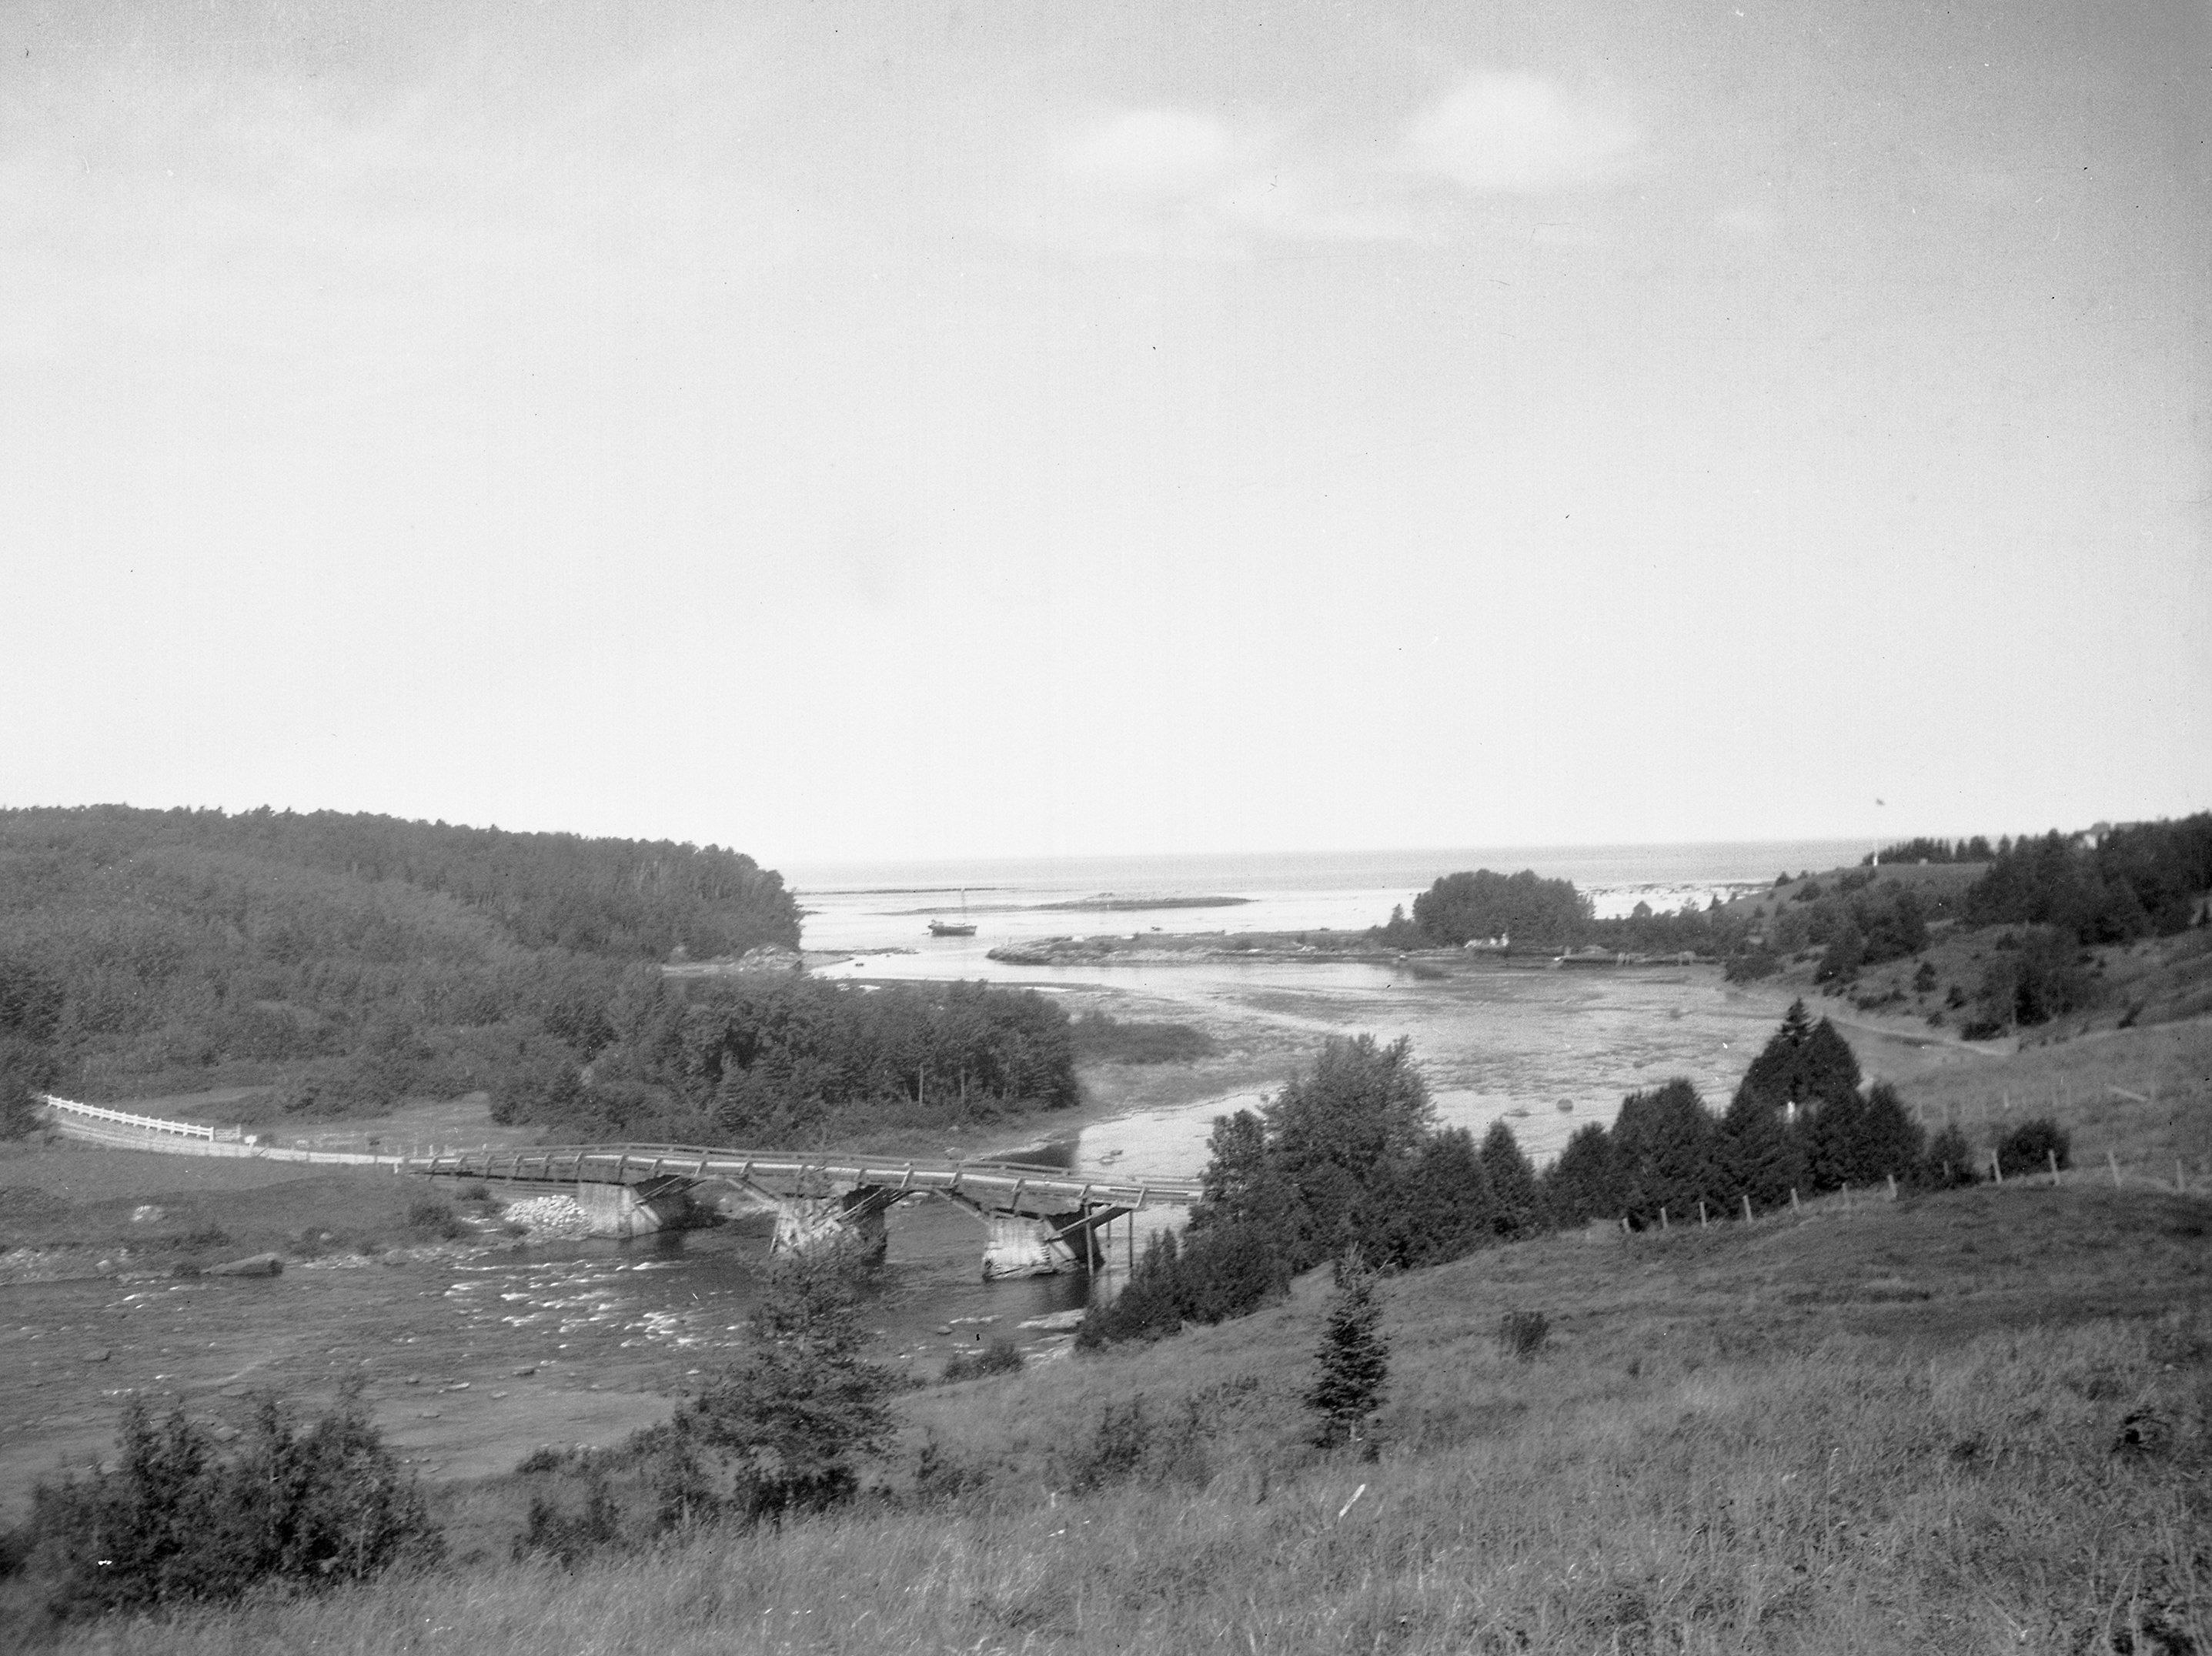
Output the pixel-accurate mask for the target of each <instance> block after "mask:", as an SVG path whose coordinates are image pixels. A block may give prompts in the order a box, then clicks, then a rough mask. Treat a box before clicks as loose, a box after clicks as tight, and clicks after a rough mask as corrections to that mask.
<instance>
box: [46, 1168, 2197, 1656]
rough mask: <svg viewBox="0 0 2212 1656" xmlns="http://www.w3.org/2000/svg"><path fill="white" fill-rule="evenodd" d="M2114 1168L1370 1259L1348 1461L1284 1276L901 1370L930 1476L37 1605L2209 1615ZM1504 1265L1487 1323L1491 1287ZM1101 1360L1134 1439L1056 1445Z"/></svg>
mask: <svg viewBox="0 0 2212 1656" xmlns="http://www.w3.org/2000/svg"><path fill="white" fill-rule="evenodd" d="M2128 1199H2131V1201H2132V1203H2133V1205H2131V1206H2126V1207H2123V1206H2122V1203H2123V1200H2124V1198H2119V1197H2110V1198H2097V1197H2093V1196H2092V1195H2090V1194H2087V1193H2082V1192H2008V1193H2004V1194H1998V1193H1994V1192H1965V1193H1962V1194H1960V1195H1959V1196H1955V1197H1942V1198H1930V1199H1929V1200H1927V1201H1925V1202H1922V1203H1917V1204H1911V1203H1908V1204H1899V1205H1897V1206H1896V1207H1891V1206H1889V1205H1888V1204H1881V1205H1880V1206H1869V1207H1864V1208H1862V1209H1860V1210H1857V1211H1855V1212H1853V1213H1851V1214H1850V1215H1848V1216H1846V1215H1844V1214H1842V1213H1841V1212H1840V1211H1838V1212H1837V1213H1834V1214H1832V1215H1829V1216H1825V1217H1823V1218H1821V1219H1820V1220H1816V1221H1814V1222H1808V1223H1805V1224H1802V1225H1796V1226H1791V1225H1788V1224H1785V1223H1782V1222H1774V1223H1769V1222H1761V1223H1760V1224H1759V1225H1758V1226H1750V1227H1733V1228H1728V1229H1727V1230H1725V1231H1723V1230H1721V1229H1718V1228H1717V1229H1716V1230H1715V1231H1714V1232H1712V1233H1710V1234H1699V1233H1696V1232H1691V1233H1688V1234H1686V1235H1684V1236H1682V1237H1680V1238H1678V1239H1676V1240H1673V1241H1668V1242H1649V1243H1647V1242H1646V1241H1645V1240H1644V1239H1636V1240H1632V1241H1630V1242H1627V1243H1620V1244H1614V1243H1611V1242H1605V1243H1599V1242H1591V1243H1589V1244H1583V1243H1578V1242H1577V1241H1574V1240H1565V1239H1550V1240H1546V1241H1544V1242H1541V1243H1534V1244H1528V1245H1524V1246H1523V1247H1518V1248H1514V1249H1509V1250H1504V1251H1501V1252H1500V1253H1492V1254H1486V1255H1484V1256H1481V1258H1480V1259H1477V1260H1470V1261H1466V1262H1462V1263H1461V1264H1459V1265H1451V1266H1446V1267H1443V1268H1440V1269H1438V1270H1436V1271H1426V1272H1422V1273H1418V1274H1417V1275H1415V1276H1413V1277H1407V1278H1403V1279H1401V1280H1400V1281H1399V1282H1398V1283H1395V1284H1394V1285H1393V1286H1392V1287H1391V1288H1390V1289H1389V1290H1388V1295H1387V1297H1388V1299H1389V1307H1388V1310H1387V1312H1386V1316H1385V1327H1386V1330H1387V1331H1389V1335H1390V1337H1391V1343H1392V1350H1393V1366H1392V1382H1393V1391H1392V1396H1393V1401H1392V1403H1391V1404H1390V1405H1389V1407H1388V1408H1387V1409H1386V1410H1384V1411H1383V1415H1382V1416H1381V1417H1380V1419H1379V1421H1378V1431H1379V1434H1380V1436H1381V1439H1382V1441H1383V1451H1382V1454H1381V1458H1380V1459H1379V1460H1377V1461H1376V1462H1374V1463H1372V1464H1368V1463H1365V1462H1363V1461H1360V1460H1359V1459H1357V1458H1356V1457H1355V1456H1352V1455H1349V1454H1342V1455H1333V1454H1330V1453H1324V1452H1322V1451H1319V1450H1316V1449H1315V1448H1313V1447H1310V1444H1309V1443H1308V1442H1307V1439H1308V1438H1309V1437H1310V1422H1308V1421H1307V1420H1306V1419H1305V1418H1304V1412H1303V1410H1302V1409H1301V1407H1300V1404H1299V1401H1298V1399H1299V1394H1300V1392H1302V1391H1303V1389H1304V1386H1305V1384H1306V1382H1307V1381H1308V1380H1309V1379H1310V1372H1311V1371H1310V1354H1311V1352H1312V1351H1313V1349H1314V1345H1315V1342H1316V1338H1317V1336H1318V1331H1319V1325H1320V1319H1321V1313H1322V1309H1323V1307H1324V1303H1325V1299H1326V1284H1325V1283H1320V1282H1317V1281H1313V1280H1309V1281H1308V1282H1306V1283H1301V1284H1300V1286H1299V1289H1298V1291H1297V1294H1296V1295H1294V1296H1293V1298H1292V1299H1291V1301H1290V1302H1289V1303H1287V1304H1285V1305H1283V1306H1279V1307H1275V1308H1273V1309H1272V1310H1270V1311H1267V1312H1264V1313H1261V1314H1260V1315H1259V1316H1256V1317H1254V1318H1252V1319H1247V1320H1246V1321H1244V1322H1242V1323H1238V1324H1235V1325H1226V1326H1224V1327H1221V1328H1216V1329H1209V1330H1205V1331H1195V1332H1193V1333H1190V1334H1186V1335H1184V1336H1183V1337H1182V1338H1180V1339H1177V1340H1172V1341H1169V1342H1166V1343H1164V1344H1162V1345H1160V1346H1158V1347H1154V1348H1150V1349H1147V1350H1136V1351H1121V1352H1116V1353H1114V1354H1111V1355H1109V1356H1104V1357H1101V1358H1097V1359H1094V1360H1089V1361H1085V1362H1076V1363H1074V1364H1072V1365H1053V1366H1050V1367H1048V1368H1042V1369H1032V1370H1030V1371H1027V1372H1025V1373H1024V1374H1011V1375H1006V1376H1001V1377H997V1378H994V1379H990V1380H977V1381H974V1382H971V1383H969V1384H968V1385H966V1386H961V1387H957V1388H949V1389H946V1390H944V1391H940V1392H933V1393H927V1394H918V1395H917V1396H916V1397H915V1398H914V1399H913V1401H912V1403H911V1404H910V1407H909V1410H908V1413H909V1417H910V1422H911V1429H912V1431H913V1433H914V1434H915V1438H916V1440H917V1441H918V1439H919V1437H920V1435H921V1434H923V1433H925V1432H926V1433H927V1434H928V1435H929V1436H930V1438H931V1441H932V1442H933V1444H934V1445H935V1446H936V1449H935V1451H934V1453H938V1454H939V1456H940V1458H946V1457H949V1458H951V1459H955V1460H958V1461H961V1462H963V1464H965V1465H967V1466H969V1468H971V1469H973V1470H975V1471H979V1472H980V1473H981V1475H982V1476H981V1482H980V1483H978V1482H975V1481H974V1480H970V1479H966V1478H962V1479H954V1480H949V1481H947V1482H945V1483H943V1484H941V1485H939V1487H940V1488H945V1489H957V1490H958V1491H959V1492H957V1493H954V1494H951V1495H948V1496H942V1497H938V1498H932V1497H931V1496H930V1495H928V1494H927V1491H909V1490H907V1489H905V1488H904V1487H903V1486H901V1487H899V1488H896V1489H893V1490H891V1491H890V1492H889V1493H886V1494H884V1495H882V1496H880V1497H879V1498H878V1499H877V1500H876V1501H874V1502H872V1503H864V1504H863V1505H861V1506H860V1507H855V1508H853V1509H849V1510H848V1511H847V1512H846V1513H842V1514H840V1515H836V1516H832V1517H827V1518H822V1519H811V1520H804V1521H799V1522H794V1523H791V1524H788V1525H787V1526H784V1527H783V1528H781V1529H775V1528H761V1529H756V1530H752V1531H737V1530H714V1531H708V1532H700V1533H697V1534H695V1535H693V1536H691V1537H690V1538H686V1539H684V1540H682V1541H680V1542H678V1543H676V1544H669V1545H665V1546H664V1547H662V1548H661V1549H659V1550H656V1551H653V1552H649V1553H647V1554H645V1555H642V1556H629V1557H623V1558H619V1559H608V1560H605V1561H602V1562H589V1561H586V1562H580V1563H579V1564H578V1565H576V1567H575V1568H574V1569H573V1570H562V1569H561V1568H556V1567H554V1566H550V1565H548V1564H546V1563H544V1562H523V1563H507V1562H489V1563H486V1564H484V1565H483V1566H481V1567H479V1568H476V1569H474V1570H473V1571H461V1570H449V1571H447V1572H445V1573H441V1574H431V1575H428V1576H424V1577H421V1578H417V1579H415V1580H386V1581H384V1582H381V1583H379V1584H376V1585H374V1586H368V1587H366V1588H363V1589H361V1590H358V1591H352V1592H344V1593H342V1594H338V1595H334V1596H333V1597H331V1598H329V1599H328V1600H325V1601H320V1602H308V1603H301V1604H285V1605H274V1604H272V1605H269V1606H265V1607H262V1608H259V1609H256V1610H252V1611H238V1612H232V1613H228V1614H220V1615H207V1616H202V1617H182V1618H179V1619H178V1620H176V1621H173V1622H170V1623H137V1624H131V1625H125V1626H111V1627H107V1628H104V1629H100V1630H98V1631H97V1632H93V1633H81V1634H76V1635H70V1640H69V1641H68V1642H67V1643H65V1644H64V1649H70V1650H77V1649H86V1650H88V1649H90V1648H93V1647H94V1644H95V1643H96V1642H97V1643H98V1645H99V1647H100V1648H103V1649H108V1650H112V1651H113V1652H115V1653H117V1656H137V1653H147V1656H151V1653H155V1652H159V1653H163V1656H168V1653H175V1656H218V1653H221V1656H230V1653H233V1652H237V1653H244V1656H259V1653H270V1656H274V1653H277V1652H280V1651H281V1652H285V1653H291V1652H301V1651H306V1652H327V1653H331V1656H352V1653H360V1656H368V1653H384V1652H388V1651H395V1650H421V1651H439V1650H451V1651H455V1652H468V1653H471V1656H508V1653H513V1656H520V1653H526V1652H527V1653H544V1652H562V1653H567V1652H591V1653H594V1656H627V1653H636V1656H692V1653H699V1656H705V1653H708V1652H714V1653H727V1652H742V1653H754V1652H759V1653H768V1652H776V1651H797V1650H805V1651H826V1652H851V1653H861V1652H901V1653H906V1652H929V1651H944V1652H951V1651H963V1652H970V1653H978V1652H981V1653H987V1652H994V1651H997V1652H1008V1653H1012V1652H1018V1651H1067V1652H1077V1651H1080V1652H1085V1653H1091V1652H1095V1651H1101V1650H1123V1651H1144V1652H1162V1653H1175V1652H1183V1651H1190V1652H1199V1651H1206V1652H1213V1651H1218V1650H1224V1649H1231V1650H1237V1651H1245V1652H1254V1653H1278V1652H1279V1653H1291V1652H1309V1651H1346V1652H1352V1651H1360V1652H1370V1651H1377V1650H1383V1651H1395V1652H1406V1653H1429V1652H1437V1653H1442V1652H1447V1651H1449V1652H1455V1653H1457V1652H1491V1651H1495V1652H1508V1651H1522V1650H1528V1651H1537V1652H1550V1651H1559V1652H1568V1651H1575V1652H1581V1651H1613V1650H1621V1651H1631V1652H1657V1651H1668V1652H1675V1651H1680V1652H1739V1651H1843V1650H1859V1651H1906V1650H1912V1651H1919V1650H1928V1651H1943V1652H1957V1653H1977V1652H1990V1653H1995V1652H1997V1651H2004V1652H2008V1653H2018V1652H2020V1651H2022V1650H2032V1651H2045V1650H2047V1651H2065V1652H2069V1653H2087V1652H2106V1651H2122V1650H2124V1651H2129V1652H2131V1653H2148V1652H2152V1651H2166V1652H2173V1651H2179V1650H2182V1649H2187V1648H2192V1647H2193V1648H2195V1649H2197V1650H2203V1649H2206V1648H2212V1580H2207V1568H2208V1560H2212V1495H2208V1491H2212V1476H2208V1474H2212V1425H2209V1424H2208V1410H2212V1284H2208V1282H2207V1279H2206V1278H2205V1277H2204V1275H2203V1271H2202V1269H2201V1267H2202V1264H2203V1259H2202V1249H2201V1241H2199V1242H2197V1243H2195V1244H2191V1241H2190V1240H2189V1239H2188V1237H2187V1236H2186V1235H2185V1234H2181V1232H2182V1230H2183V1228H2185V1226H2186V1225H2187V1224H2188V1223H2190V1222H2198V1223H2200V1224H2201V1221H2202V1218H2203V1208H2202V1204H2190V1203H2185V1202H2183V1201H2182V1200H2181V1199H2180V1198H2128ZM2130 1226H2134V1227H2136V1228H2135V1229H2133V1230H2130V1228H2129V1227H2130ZM1992 1230H1996V1231H1999V1232H2002V1233H2006V1234H2012V1235H2014V1236H2015V1240H2016V1242H2017V1243H2018V1244H2019V1253H2018V1255H2017V1256H2016V1257H2015V1255H2014V1254H2008V1253H2001V1252H1999V1251H1997V1250H1996V1249H1994V1248H1992V1247H1990V1246H1989V1243H1990V1237H1991V1232H1992ZM2130 1236H2131V1237H2132V1238H2133V1241H2132V1242H2131V1243H2130V1245H2128V1246H2124V1247H2122V1246H2116V1245H2115V1244H2116V1242H2117V1241H2118V1240H2119V1239H2121V1238H2124V1237H2130ZM2069 1238H2071V1239H2073V1240H2069ZM2031 1241H2033V1244H2034V1246H2033V1247H2032V1248H2031V1247H2029V1246H2028V1244H2029V1243H2030V1242H2031ZM2191 1247H2194V1248H2195V1250H2196V1251H2195V1253H2193V1254H2192V1253H2191ZM2192 1257H2193V1258H2194V1259H2196V1260H2197V1265H2198V1266H2199V1269H2198V1271H2197V1273H2196V1274H2194V1275H2193V1276H2192V1275H2191V1274H2190V1273H2189V1271H2187V1269H2186V1265H2187V1263H2188V1261H2189V1260H2190V1259H2191V1258H2192ZM2039 1285H2040V1286H2039ZM1923 1290H1924V1291H1925V1293H1926V1294H1927V1295H1929V1297H1928V1298H1925V1299H1915V1298H1912V1297H1911V1295H1912V1294H1915V1293H1919V1292H1922V1291H1923ZM2023 1295H2025V1296H2027V1297H2025V1298H2023V1297H2021V1296H2023ZM1534 1304H1542V1305H1543V1306H1544V1307H1545V1308H1546V1312H1547V1315H1548V1316H1549V1319H1550V1324H1551V1335H1550V1338H1549V1339H1548V1341H1547V1344H1546V1345H1545V1347H1544V1348H1543V1350H1541V1351H1539V1352H1538V1353H1536V1354H1535V1355H1534V1356H1533V1358H1531V1359H1529V1360H1527V1361H1524V1360H1522V1358H1521V1357H1520V1356H1516V1355H1515V1354H1514V1353H1513V1352H1512V1351H1511V1350H1509V1349H1501V1344H1500V1343H1499V1342H1498V1339H1497V1338H1496V1331H1497V1329H1498V1321H1499V1319H1500V1317H1501V1316H1502V1315H1503V1314H1504V1312H1505V1311H1506V1310H1508V1309H1510V1308H1515V1307H1528V1306H1531V1305H1534ZM1225 1386H1227V1387H1233V1390H1231V1391H1226V1392H1225V1391H1224V1390H1222V1389H1221V1388H1224V1387H1225ZM1139 1393H1141V1394H1142V1395H1143V1396H1144V1397H1145V1398H1146V1403H1145V1406H1144V1410H1143V1414H1144V1416H1145V1417H1146V1418H1152V1419H1156V1420H1158V1421H1159V1422H1162V1423H1163V1428H1164V1429H1165V1430H1167V1431H1168V1432H1169V1434H1170V1437H1169V1439H1168V1440H1164V1441H1165V1443H1166V1450H1165V1452H1164V1453H1166V1454H1167V1459H1165V1460H1163V1459H1161V1457H1160V1455H1158V1454H1155V1455H1153V1456H1152V1459H1150V1460H1149V1461H1148V1459H1147V1458H1146V1454H1144V1453H1130V1454H1127V1455H1121V1454H1118V1453H1117V1454H1116V1455H1115V1456H1113V1457H1109V1459H1111V1460H1112V1461H1113V1462H1114V1464H1115V1465H1117V1466H1119V1465H1122V1464H1123V1463H1126V1464H1127V1468H1128V1470H1127V1471H1121V1472H1115V1473H1112V1474H1111V1475H1103V1476H1097V1477H1085V1478H1083V1479H1078V1478H1075V1477H1072V1476H1067V1477H1062V1476H1060V1473H1062V1472H1064V1471H1065V1469H1066V1466H1067V1465H1069V1462H1068V1460H1067V1457H1066V1454H1065V1453H1064V1451H1065V1447H1066V1446H1070V1445H1074V1446H1081V1445H1084V1444H1086V1443H1089V1444H1091V1445H1092V1446H1093V1447H1097V1444H1098V1443H1100V1442H1103V1441H1105V1439H1104V1435H1103V1433H1104V1432H1105V1430H1106V1429H1107V1428H1108V1427H1109V1425H1110V1426H1111V1429H1112V1430H1113V1431H1115V1432H1124V1433H1126V1432H1127V1430H1128V1427H1127V1422H1126V1417H1125V1416H1112V1414H1111V1411H1113V1410H1117V1409H1118V1410H1127V1407H1128V1403H1129V1399H1131V1398H1133V1397H1135V1396H1137V1395H1138V1394H1139ZM1194 1398H1196V1399H1199V1400H1200V1401H1199V1403H1198V1404H1196V1405H1195V1406H1194V1405H1193V1404H1192V1403H1191V1402H1190V1400H1191V1399H1194ZM1206 1399H1212V1402H1210V1403H1209V1402H1207V1401H1206ZM1114 1420H1121V1422H1122V1423H1121V1424H1120V1425H1112V1424H1111V1422H1113V1421H1114ZM1194 1422H1195V1423H1194ZM2130 1422H2133V1425H2132V1427H2131V1426H2130ZM2131 1433H2132V1435H2130V1434H2131ZM1115 1442H1116V1443H1117V1444H1118V1443H1119V1439H1118V1438H1117V1439H1115ZM1056 1450H1058V1451H1060V1452H1061V1453H1060V1460H1059V1462H1058V1463H1057V1468H1056V1464H1055V1459H1054V1456H1055V1451H1056ZM1079 1458H1080V1457H1079ZM1086 1464H1088V1463H1086ZM1098 1470H1099V1468H1098V1467H1097V1466H1093V1467H1091V1471H1093V1472H1097V1471H1098ZM1078 1482H1086V1483H1091V1485H1092V1486H1093V1488H1092V1490H1091V1493H1089V1494H1086V1495H1080V1496H1077V1495H1071V1494H1070V1493H1068V1487H1069V1486H1070V1485H1072V1484H1073V1483H1078ZM1363 1486H1364V1488H1363Z"/></svg>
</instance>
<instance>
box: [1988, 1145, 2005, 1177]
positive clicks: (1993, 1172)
mask: <svg viewBox="0 0 2212 1656" xmlns="http://www.w3.org/2000/svg"><path fill="white" fill-rule="evenodd" d="M1990 1178H1992V1179H1994V1180H1996V1181H1997V1183H1999V1184H2000V1185H2002V1183H2004V1163H2003V1162H2000V1161H1998V1160H1997V1153H1996V1151H1995V1150H1991V1151H1990Z"/></svg>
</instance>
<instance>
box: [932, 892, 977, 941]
mask: <svg viewBox="0 0 2212 1656" xmlns="http://www.w3.org/2000/svg"><path fill="white" fill-rule="evenodd" d="M929 935H930V936H931V937H974V936H975V921H973V920H971V919H969V918H968V888H967V887H965V886H963V887H961V888H960V918H959V919H957V920H932V921H931V922H930V923H929Z"/></svg>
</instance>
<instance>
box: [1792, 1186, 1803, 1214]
mask: <svg viewBox="0 0 2212 1656" xmlns="http://www.w3.org/2000/svg"><path fill="white" fill-rule="evenodd" d="M1804 1210H1805V1209H1804V1205H1803V1204H1802V1203H1801V1202H1799V1201H1798V1199H1797V1186H1795V1185H1792V1186H1790V1212H1792V1213H1799V1214H1802V1213H1803V1212H1804Z"/></svg>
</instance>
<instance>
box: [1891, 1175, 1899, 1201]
mask: <svg viewBox="0 0 2212 1656" xmlns="http://www.w3.org/2000/svg"><path fill="white" fill-rule="evenodd" d="M1889 1199H1890V1200H1891V1201H1893V1202H1894V1201H1895V1200H1897V1175H1896V1174H1890V1175H1889Z"/></svg>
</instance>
